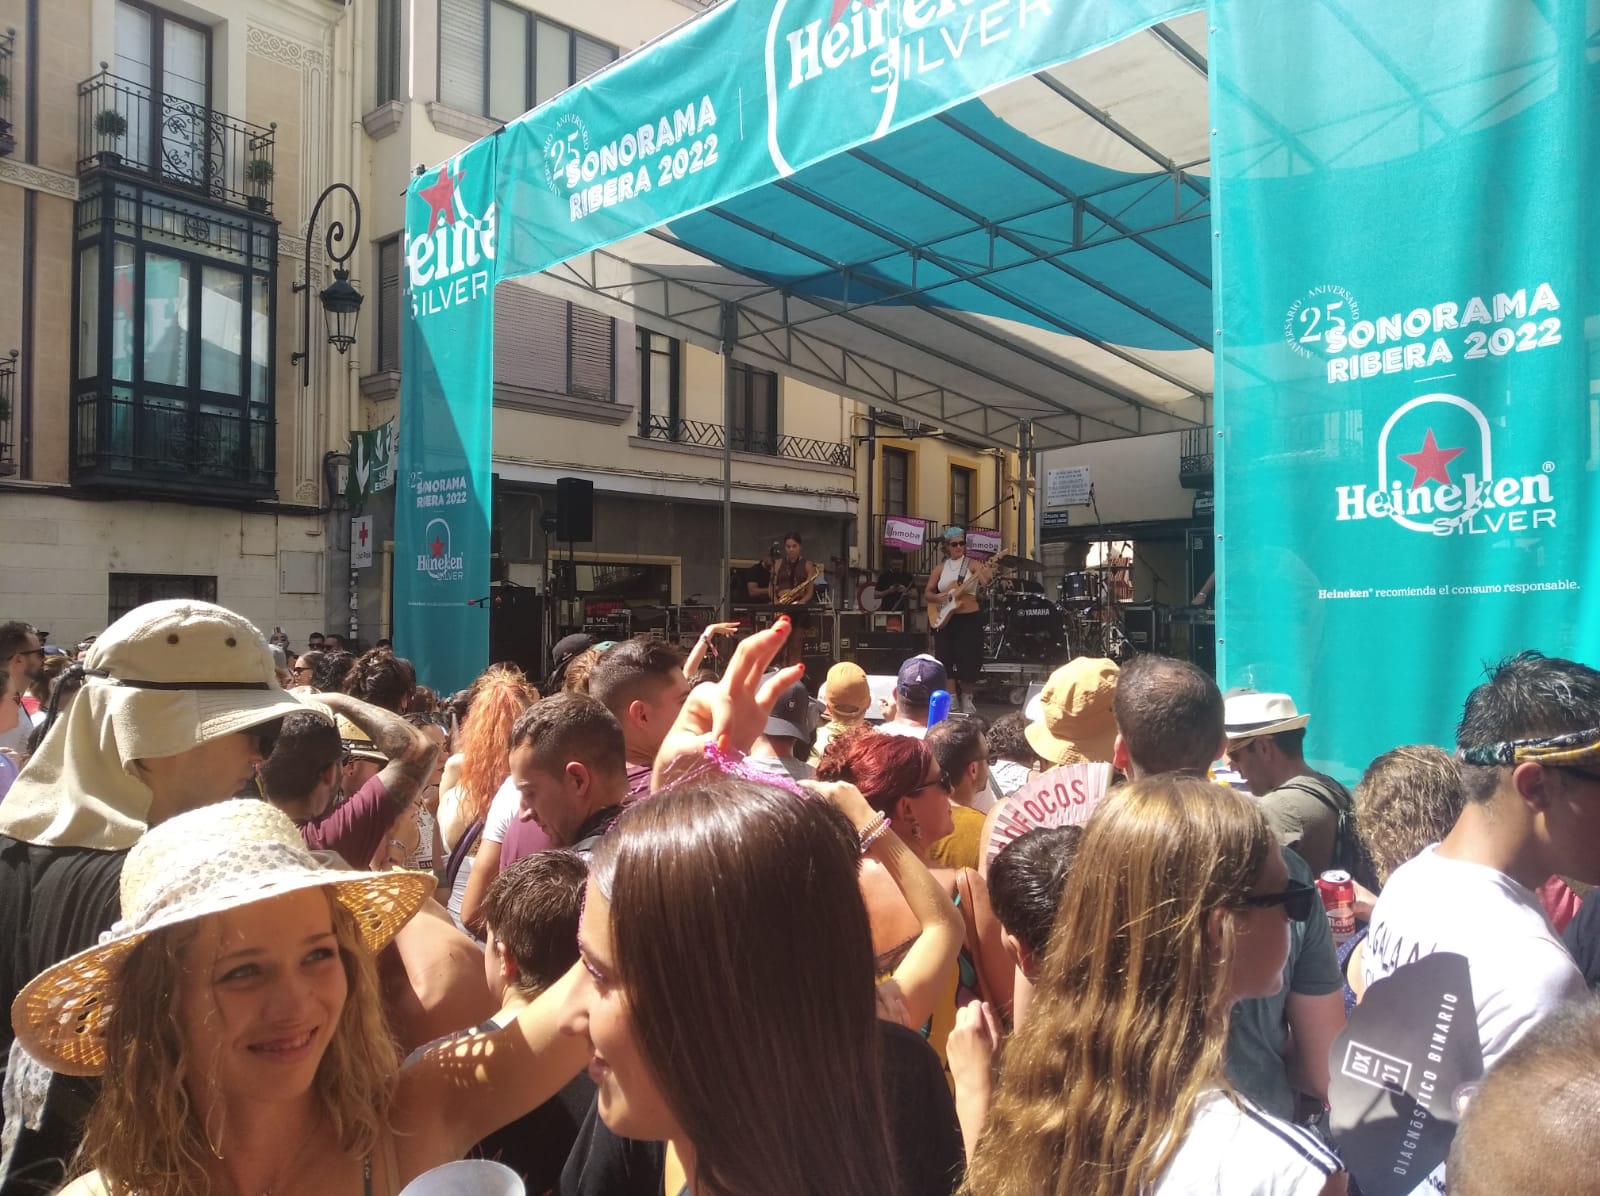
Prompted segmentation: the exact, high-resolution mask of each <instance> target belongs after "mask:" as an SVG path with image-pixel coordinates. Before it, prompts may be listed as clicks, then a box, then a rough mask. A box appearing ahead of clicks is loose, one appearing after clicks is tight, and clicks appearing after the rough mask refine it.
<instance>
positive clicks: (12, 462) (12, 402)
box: [0, 349, 21, 477]
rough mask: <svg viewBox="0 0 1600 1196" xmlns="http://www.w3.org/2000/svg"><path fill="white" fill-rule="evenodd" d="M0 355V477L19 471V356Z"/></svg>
mask: <svg viewBox="0 0 1600 1196" xmlns="http://www.w3.org/2000/svg"><path fill="white" fill-rule="evenodd" d="M20 356H21V354H20V353H18V352H17V350H15V349H13V350H11V352H10V353H9V354H8V355H7V356H5V357H0V477H5V476H7V475H8V474H13V473H16V472H17V435H16V427H17V358H18V357H20Z"/></svg>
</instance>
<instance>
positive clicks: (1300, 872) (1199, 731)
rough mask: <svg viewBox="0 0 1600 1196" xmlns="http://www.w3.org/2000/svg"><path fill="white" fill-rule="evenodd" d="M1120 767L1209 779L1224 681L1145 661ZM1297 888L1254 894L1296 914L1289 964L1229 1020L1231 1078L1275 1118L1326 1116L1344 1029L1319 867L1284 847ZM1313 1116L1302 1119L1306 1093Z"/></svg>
mask: <svg viewBox="0 0 1600 1196" xmlns="http://www.w3.org/2000/svg"><path fill="white" fill-rule="evenodd" d="M1111 711H1112V714H1113V715H1114V716H1115V718H1116V721H1117V738H1116V743H1115V745H1114V746H1113V748H1112V762H1113V763H1114V764H1116V766H1117V767H1118V768H1120V769H1122V770H1123V771H1124V772H1126V773H1127V774H1128V778H1129V779H1130V780H1136V779H1138V778H1140V777H1145V776H1150V775H1151V774H1152V773H1161V772H1189V773H1193V774H1194V775H1196V776H1205V775H1206V774H1207V772H1208V771H1209V769H1210V767H1211V764H1212V762H1213V761H1215V760H1216V759H1217V757H1218V756H1220V755H1221V754H1222V751H1223V748H1224V747H1225V746H1226V744H1227V743H1228V742H1229V740H1228V737H1227V735H1226V733H1225V724H1226V717H1225V713H1224V711H1225V707H1224V704H1223V700H1222V692H1221V691H1220V690H1219V689H1218V688H1217V683H1216V682H1215V681H1214V680H1212V679H1211V677H1210V676H1209V675H1208V674H1207V673H1205V672H1204V671H1203V670H1201V669H1198V668H1196V667H1195V666H1194V665H1192V664H1189V663H1188V662H1186V661H1182V660H1173V659H1171V658H1170V657H1165V656H1135V657H1134V658H1133V659H1132V660H1130V661H1129V662H1128V663H1127V664H1125V665H1123V666H1122V671H1121V672H1120V673H1119V674H1118V675H1117V692H1116V694H1115V696H1114V697H1113V698H1112V702H1111ZM1282 852H1283V862H1284V864H1285V866H1286V867H1287V868H1288V872H1289V883H1288V884H1287V885H1285V886H1284V888H1282V889H1281V890H1277V891H1275V892H1271V893H1258V894H1254V895H1253V896H1251V897H1250V898H1249V899H1248V902H1249V903H1250V904H1252V905H1257V906H1261V905H1274V904H1282V905H1283V907H1284V912H1285V913H1287V914H1288V915H1289V919H1290V921H1289V958H1288V960H1287V961H1286V962H1285V964H1284V967H1283V987H1282V988H1281V989H1279V990H1278V992H1277V993H1276V994H1275V995H1274V996H1270V997H1258V998H1255V999H1253V1000H1248V1001H1240V1002H1238V1003H1237V1004H1236V1005H1235V1006H1234V1007H1233V1014H1232V1016H1231V1017H1230V1018H1229V1020H1228V1050H1227V1057H1226V1063H1227V1068H1228V1079H1229V1081H1230V1082H1231V1083H1232V1084H1233V1086H1234V1087H1235V1088H1237V1089H1238V1090H1239V1091H1240V1092H1242V1093H1244V1094H1245V1095H1246V1096H1248V1097H1249V1098H1250V1099H1251V1100H1253V1101H1255V1102H1256V1104H1258V1105H1260V1106H1261V1107H1262V1108H1264V1109H1266V1110H1267V1111H1268V1112H1269V1113H1271V1114H1273V1115H1274V1116H1275V1117H1281V1118H1283V1119H1284V1120H1286V1121H1290V1120H1311V1121H1315V1120H1317V1117H1316V1114H1319V1113H1320V1111H1321V1106H1322V1103H1323V1102H1325V1101H1326V1100H1327V1096H1328V1048H1329V1047H1330V1046H1332V1045H1333V1040H1334V1038H1335V1037H1337V1036H1338V1033H1339V1031H1340V1030H1342V1029H1344V1022H1345V1017H1344V981H1343V977H1342V976H1341V975H1340V972H1339V960H1338V956H1337V955H1336V954H1335V952H1334V949H1333V936H1332V935H1331V934H1330V933H1329V930H1328V915H1327V913H1326V912H1325V911H1324V910H1323V908H1322V900H1321V898H1320V897H1318V896H1317V890H1316V885H1315V883H1314V877H1313V874H1312V872H1311V869H1310V868H1309V867H1308V866H1307V865H1306V862H1305V861H1304V860H1302V859H1301V858H1300V857H1299V855H1297V854H1296V853H1295V852H1293V851H1291V850H1290V849H1289V848H1287V847H1283V848H1282ZM1297 1093H1301V1094H1304V1095H1305V1096H1306V1097H1308V1098H1309V1100H1308V1101H1307V1102H1306V1109H1305V1116H1303V1117H1298V1118H1297V1117H1296V1114H1297V1112H1299V1110H1298V1109H1297V1107H1296V1106H1297V1103H1298V1102H1297V1099H1296V1094H1297Z"/></svg>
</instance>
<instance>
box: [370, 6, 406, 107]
mask: <svg viewBox="0 0 1600 1196" xmlns="http://www.w3.org/2000/svg"><path fill="white" fill-rule="evenodd" d="M400 16H401V14H400V0H378V4H377V10H376V14H375V17H374V21H373V24H374V27H375V28H374V38H373V41H374V48H375V50H376V53H377V63H376V65H375V68H374V72H373V75H374V83H375V86H376V88H377V91H376V94H375V95H374V96H373V100H374V103H375V105H376V104H387V103H388V102H389V101H390V100H398V99H402V98H404V96H405V91H404V90H403V89H402V88H401V85H400V84H401V79H400V70H401V59H400Z"/></svg>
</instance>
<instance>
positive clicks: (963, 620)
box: [922, 527, 992, 714]
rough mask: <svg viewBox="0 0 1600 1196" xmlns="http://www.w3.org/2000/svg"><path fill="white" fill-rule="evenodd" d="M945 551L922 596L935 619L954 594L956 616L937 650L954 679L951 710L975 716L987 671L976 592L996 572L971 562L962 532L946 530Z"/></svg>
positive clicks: (944, 626) (942, 631)
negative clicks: (977, 695) (981, 680)
mask: <svg viewBox="0 0 1600 1196" xmlns="http://www.w3.org/2000/svg"><path fill="white" fill-rule="evenodd" d="M944 552H945V559H944V561H943V563H941V564H940V566H939V567H938V568H937V569H935V570H934V571H933V572H932V573H930V574H928V584H927V585H925V586H924V587H923V588H922V596H923V598H924V599H926V601H927V607H928V617H929V618H930V619H932V618H934V617H935V616H936V613H937V612H939V611H941V610H943V609H944V607H946V606H947V605H949V603H950V602H951V598H950V595H951V594H952V593H954V594H956V597H955V598H954V602H955V609H954V611H953V612H952V613H950V615H949V617H948V618H946V619H945V620H944V621H943V622H942V623H940V625H939V628H938V630H936V631H935V632H934V634H933V644H934V649H933V650H934V655H935V656H937V657H938V658H939V662H940V663H941V664H943V665H944V670H945V673H946V675H947V676H948V677H949V679H950V683H951V684H950V688H951V709H959V710H961V711H963V712H964V713H966V714H976V713H977V707H976V706H975V705H974V704H973V695H974V693H976V691H977V687H978V672H979V670H980V669H981V668H982V667H983V618H982V616H981V615H979V614H978V596H977V593H976V591H977V587H978V585H981V584H982V583H984V582H986V581H988V580H989V577H990V575H991V573H992V570H990V568H989V567H988V566H987V565H986V564H985V563H983V562H981V561H969V560H967V533H966V532H965V531H963V530H962V529H961V528H959V527H947V528H945V530H944Z"/></svg>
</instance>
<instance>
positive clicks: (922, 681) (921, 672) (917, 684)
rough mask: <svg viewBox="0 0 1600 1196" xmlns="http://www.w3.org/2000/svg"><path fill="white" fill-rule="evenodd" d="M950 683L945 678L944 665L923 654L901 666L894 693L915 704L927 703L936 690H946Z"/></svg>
mask: <svg viewBox="0 0 1600 1196" xmlns="http://www.w3.org/2000/svg"><path fill="white" fill-rule="evenodd" d="M949 684H950V682H949V680H948V678H946V677H945V672H944V665H942V664H940V663H939V662H938V660H936V659H935V658H934V657H932V656H929V655H927V654H926V653H922V654H921V655H918V656H913V657H912V658H911V659H910V660H908V661H906V662H905V663H904V664H903V665H901V666H900V672H899V674H898V675H897V676H896V677H895V683H894V691H895V693H896V694H898V695H899V696H901V697H904V698H910V699H911V700H912V701H913V702H926V701H927V700H928V699H929V698H931V697H933V691H934V690H936V689H945V688H947V687H948V686H949Z"/></svg>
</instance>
